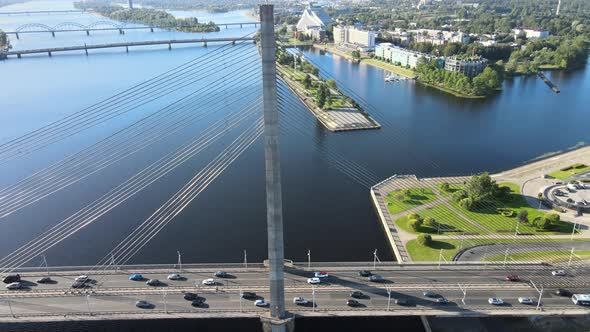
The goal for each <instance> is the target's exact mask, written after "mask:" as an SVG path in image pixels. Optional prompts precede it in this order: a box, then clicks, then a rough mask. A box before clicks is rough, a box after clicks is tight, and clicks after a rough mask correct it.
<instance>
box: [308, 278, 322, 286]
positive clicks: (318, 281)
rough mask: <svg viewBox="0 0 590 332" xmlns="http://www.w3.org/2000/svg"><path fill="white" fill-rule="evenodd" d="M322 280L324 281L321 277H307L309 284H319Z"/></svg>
mask: <svg viewBox="0 0 590 332" xmlns="http://www.w3.org/2000/svg"><path fill="white" fill-rule="evenodd" d="M320 282H322V281H321V280H320V278H309V279H307V283H308V284H312V285H316V284H319V283H320Z"/></svg>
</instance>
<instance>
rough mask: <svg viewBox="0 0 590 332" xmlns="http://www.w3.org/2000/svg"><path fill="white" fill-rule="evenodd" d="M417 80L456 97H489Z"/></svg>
mask: <svg viewBox="0 0 590 332" xmlns="http://www.w3.org/2000/svg"><path fill="white" fill-rule="evenodd" d="M416 81H417V82H418V83H420V84H422V85H424V86H427V87H430V88H433V89H437V90H440V91H442V92H446V93H448V94H451V95H453V96H455V97H459V98H465V99H483V98H486V97H487V96H473V95H467V94H464V93H460V92H457V91H455V90H451V89H448V88H445V87H444V86H440V85H437V84H430V83H426V82H424V81H422V80H420V79H419V78H418V79H417V80H416Z"/></svg>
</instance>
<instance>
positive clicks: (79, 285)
mask: <svg viewBox="0 0 590 332" xmlns="http://www.w3.org/2000/svg"><path fill="white" fill-rule="evenodd" d="M87 286H88V285H87V284H86V283H85V282H83V281H74V283H73V284H72V288H76V289H78V288H86V287H87Z"/></svg>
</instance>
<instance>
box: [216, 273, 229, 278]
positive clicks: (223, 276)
mask: <svg viewBox="0 0 590 332" xmlns="http://www.w3.org/2000/svg"><path fill="white" fill-rule="evenodd" d="M214 276H215V277H216V278H227V276H228V274H227V272H225V271H217V272H215V274H214Z"/></svg>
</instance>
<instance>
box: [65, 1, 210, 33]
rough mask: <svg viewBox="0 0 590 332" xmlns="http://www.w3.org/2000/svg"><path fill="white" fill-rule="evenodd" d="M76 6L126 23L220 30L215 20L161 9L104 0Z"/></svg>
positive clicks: (85, 2) (171, 28) (184, 28)
mask: <svg viewBox="0 0 590 332" xmlns="http://www.w3.org/2000/svg"><path fill="white" fill-rule="evenodd" d="M74 6H75V7H76V8H79V9H86V10H90V9H91V10H94V11H96V12H97V13H98V14H100V15H102V16H105V17H108V18H110V19H112V20H116V21H121V22H125V23H141V24H147V25H150V26H153V27H157V28H162V29H170V30H177V31H183V32H216V31H219V27H218V26H217V25H215V23H213V22H208V23H200V22H199V20H198V19H197V18H196V17H188V18H176V17H174V15H172V14H170V13H168V12H166V11H164V10H159V9H151V8H134V9H129V8H124V7H121V6H116V5H110V4H107V3H104V2H103V1H83V2H75V3H74Z"/></svg>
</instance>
